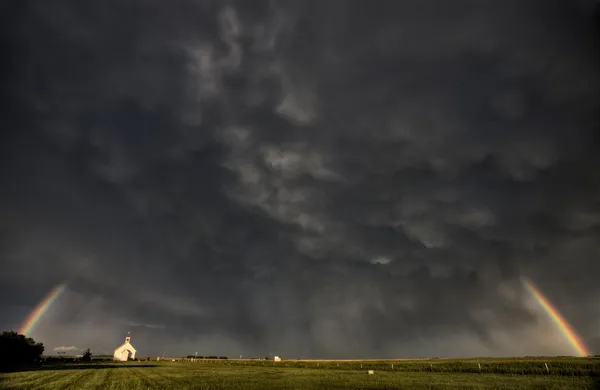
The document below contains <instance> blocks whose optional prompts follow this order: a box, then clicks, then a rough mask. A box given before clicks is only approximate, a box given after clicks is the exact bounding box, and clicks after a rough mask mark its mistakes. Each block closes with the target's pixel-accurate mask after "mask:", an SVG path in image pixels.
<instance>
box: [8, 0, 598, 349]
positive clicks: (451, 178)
mask: <svg viewBox="0 0 600 390" xmlns="http://www.w3.org/2000/svg"><path fill="white" fill-rule="evenodd" d="M2 7H3V12H0V14H1V15H3V16H2V18H3V20H2V23H0V25H2V28H3V29H4V30H3V32H6V33H5V34H3V35H2V37H3V38H2V40H1V41H0V45H2V48H3V49H4V50H3V52H6V53H9V55H8V56H6V58H10V60H7V59H3V60H2V62H0V67H1V68H2V72H0V74H2V76H0V77H2V80H0V81H2V84H1V85H2V86H3V87H2V89H1V90H0V93H1V95H0V99H2V102H3V104H2V105H1V106H0V107H2V108H0V110H1V114H2V115H0V118H2V119H0V121H2V122H1V125H2V128H6V129H9V131H8V132H5V133H3V134H2V140H1V142H0V153H1V155H2V156H3V158H4V160H5V161H6V163H5V164H2V165H0V188H2V190H1V191H0V221H1V222H0V252H1V253H0V259H1V260H0V261H1V264H0V265H1V266H2V269H3V272H2V273H0V286H1V288H2V292H3V293H2V294H0V305H1V307H2V310H3V313H6V316H3V319H2V321H1V322H0V326H2V327H7V328H8V327H11V326H14V325H13V324H19V323H20V322H21V321H22V318H24V317H25V316H26V315H27V313H28V311H29V310H30V309H31V307H33V306H34V305H35V303H36V302H37V301H38V300H39V299H41V297H43V296H44V295H45V294H46V293H47V292H48V291H49V290H50V289H51V288H52V287H53V285H54V284H57V283H59V282H60V281H62V280H66V281H67V283H68V285H69V291H68V292H67V293H65V295H64V296H63V297H61V299H60V300H59V302H57V303H56V305H55V307H54V306H53V309H52V311H51V312H48V313H47V315H46V317H45V318H44V320H43V321H42V322H41V323H40V324H39V325H38V327H37V328H36V329H35V334H33V335H32V336H34V337H35V338H36V339H40V340H41V341H44V343H45V344H46V345H47V346H50V347H52V346H60V345H71V344H76V345H81V346H85V347H86V348H87V347H90V348H92V349H93V350H107V351H111V350H112V348H114V347H116V346H117V345H119V344H120V343H121V342H122V339H123V337H124V335H125V334H126V332H127V331H131V332H132V336H133V341H134V345H136V349H138V353H140V354H141V355H145V354H150V355H154V354H157V355H159V354H163V353H165V354H174V355H185V354H189V353H193V352H195V351H198V353H199V354H200V353H202V354H207V353H211V354H218V355H225V354H229V355H232V356H238V355H240V354H244V355H245V356H250V355H256V356H264V355H265V353H267V352H269V351H276V353H277V354H280V355H282V356H298V357H332V358H333V357H349V356H352V357H367V356H370V357H399V356H400V357H408V356H431V355H433V356H472V355H489V356H493V355H496V356H497V355H533V354H561V355H564V354H570V353H573V351H572V350H571V349H570V346H569V345H568V343H567V342H566V341H565V342H562V341H556V340H560V334H558V333H554V332H556V330H555V329H553V328H552V326H551V324H550V323H549V322H548V319H547V317H546V316H545V314H544V313H543V312H541V311H539V310H538V309H536V307H535V306H533V307H532V306H531V305H529V304H528V303H527V302H528V298H527V295H526V292H525V291H524V290H523V287H522V285H521V284H520V282H519V277H520V276H521V275H526V276H528V277H529V278H531V279H532V280H534V281H535V283H536V285H538V287H539V288H540V289H541V290H542V291H543V292H544V294H545V295H547V296H548V298H549V299H550V300H551V301H552V302H553V303H554V304H555V305H556V306H557V307H559V308H560V309H561V312H562V313H563V314H564V315H565V317H566V318H567V319H568V320H569V321H570V322H571V323H572V325H573V327H574V328H575V329H577V330H578V331H579V333H581V336H582V338H583V339H584V340H585V341H586V342H587V344H588V347H589V349H591V350H592V351H594V352H595V351H597V350H598V349H599V348H600V344H599V342H600V341H599V340H598V338H597V337H596V336H595V334H596V330H597V324H598V321H600V312H599V311H598V307H597V304H596V302H598V299H599V298H600V297H599V294H600V290H599V289H598V286H597V281H596V280H595V278H594V275H596V274H597V273H598V272H599V271H600V270H599V269H598V265H596V263H597V262H595V261H594V259H595V258H596V257H597V256H596V255H597V253H598V247H597V245H596V242H597V241H598V238H599V237H598V232H597V230H598V229H597V226H598V222H599V221H600V219H599V218H598V213H599V210H598V199H600V188H599V187H598V183H599V182H600V181H598V173H597V170H596V169H594V167H595V166H597V165H598V163H599V161H598V153H597V152H598V150H597V149H598V145H599V144H598V140H599V138H598V134H599V133H598V130H599V129H598V125H597V118H596V116H597V115H596V114H597V110H598V108H599V106H600V94H599V91H600V88H599V87H600V73H599V72H598V69H600V66H598V65H599V64H598V62H599V58H598V55H599V54H600V53H599V52H598V46H597V44H598V24H597V22H595V19H594V12H593V2H591V1H585V0H582V1H576V2H573V1H566V0H565V1H562V0H553V1H550V2H548V1H528V2H522V1H516V0H515V1H488V2H485V3H482V2H476V1H470V0H461V1H456V2H452V4H445V5H441V4H439V2H433V1H419V2H401V3H400V2H389V3H380V2H368V1H359V0H357V1H347V2H336V1H333V2H327V3H323V2H317V1H302V2H286V3H276V2H269V1H255V2H252V6H250V5H248V4H246V3H245V2H238V1H230V2H228V3H227V4H223V3H222V2H216V1H208V0H207V1H183V2H180V3H178V4H177V5H169V6H166V5H165V4H163V3H161V2H140V1H132V2H128V3H127V4H123V3H122V2H116V1H114V2H113V1H108V2H102V3H98V4H95V5H89V4H88V5H86V6H85V7H84V6H79V5H75V4H71V3H68V2H60V1H59V2H54V3H52V4H50V3H40V4H35V5H32V4H24V3H22V2H16V1H13V2H11V1H8V2H5V4H4V5H3V6H2ZM549 340H553V341H552V342H550V341H549ZM201 351H203V352H201ZM205 351H206V352H205ZM208 351H210V352H208Z"/></svg>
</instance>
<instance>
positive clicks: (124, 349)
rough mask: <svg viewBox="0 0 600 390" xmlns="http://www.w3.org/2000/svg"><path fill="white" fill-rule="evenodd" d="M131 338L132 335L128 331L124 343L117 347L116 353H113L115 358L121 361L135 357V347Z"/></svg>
mask: <svg viewBox="0 0 600 390" xmlns="http://www.w3.org/2000/svg"><path fill="white" fill-rule="evenodd" d="M130 340H131V335H130V334H129V332H127V336H126V337H125V342H124V343H123V345H121V346H120V347H118V348H117V349H115V353H114V354H113V360H116V361H119V362H126V361H128V360H133V359H135V348H133V345H131V343H130V342H129V341H130Z"/></svg>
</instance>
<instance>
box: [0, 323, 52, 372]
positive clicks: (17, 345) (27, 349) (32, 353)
mask: <svg viewBox="0 0 600 390" xmlns="http://www.w3.org/2000/svg"><path fill="white" fill-rule="evenodd" d="M42 353H44V344H42V343H36V342H35V340H34V339H32V338H31V337H25V336H24V335H22V334H18V333H17V332H12V331H11V332H2V334H0V370H4V371H7V370H11V369H14V368H18V367H23V366H29V365H32V364H35V363H37V362H39V361H40V357H41V356H42Z"/></svg>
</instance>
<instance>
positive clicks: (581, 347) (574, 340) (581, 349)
mask: <svg viewBox="0 0 600 390" xmlns="http://www.w3.org/2000/svg"><path fill="white" fill-rule="evenodd" d="M521 281H522V282H523V285H524V286H525V288H526V289H527V291H529V293H530V294H531V295H532V296H533V297H534V298H535V300H536V301H537V302H538V303H539V305H540V306H541V307H542V308H543V309H544V311H546V313H547V314H548V315H549V316H550V318H551V319H552V321H553V322H554V323H555V324H556V326H557V327H558V329H559V330H560V331H561V333H562V334H563V335H564V336H565V337H566V338H567V340H568V341H569V343H570V344H571V346H572V347H573V348H574V349H575V350H576V351H577V353H578V354H579V355H580V356H588V355H590V354H591V353H590V351H589V349H588V348H587V347H586V346H585V344H584V343H583V340H582V339H581V337H580V336H579V335H578V334H577V332H575V330H574V329H573V327H571V325H570V324H569V323H568V322H567V320H566V319H565V318H564V317H563V316H562V315H561V314H560V312H559V311H558V309H556V308H555V307H554V306H552V304H551V303H550V301H549V300H548V298H546V297H545V296H544V294H542V292H541V291H540V290H539V289H538V288H537V287H536V286H535V285H534V284H533V282H532V281H531V280H529V279H527V278H526V277H521Z"/></svg>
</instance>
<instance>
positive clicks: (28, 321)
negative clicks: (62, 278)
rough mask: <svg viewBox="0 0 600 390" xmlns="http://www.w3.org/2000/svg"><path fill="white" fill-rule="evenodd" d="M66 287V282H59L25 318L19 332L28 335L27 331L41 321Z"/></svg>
mask: <svg viewBox="0 0 600 390" xmlns="http://www.w3.org/2000/svg"><path fill="white" fill-rule="evenodd" d="M66 287H67V285H66V284H59V285H58V286H56V287H54V288H53V289H52V290H51V291H50V292H49V293H48V295H46V296H45V297H44V299H42V301H41V302H40V303H38V304H37V306H36V307H35V308H34V309H33V310H32V311H31V313H29V315H28V316H27V318H25V321H23V324H22V325H21V327H20V328H19V333H20V334H23V335H26V334H27V333H29V332H31V330H32V329H33V327H34V326H35V325H36V324H37V323H38V322H39V321H40V319H41V318H42V316H43V315H44V313H46V312H47V311H48V309H49V308H50V306H52V303H53V302H54V301H56V298H58V296H59V295H60V294H61V293H62V292H63V291H65V288H66Z"/></svg>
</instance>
